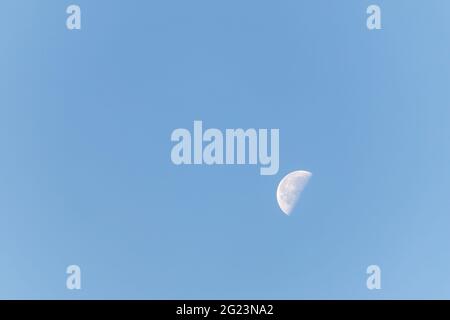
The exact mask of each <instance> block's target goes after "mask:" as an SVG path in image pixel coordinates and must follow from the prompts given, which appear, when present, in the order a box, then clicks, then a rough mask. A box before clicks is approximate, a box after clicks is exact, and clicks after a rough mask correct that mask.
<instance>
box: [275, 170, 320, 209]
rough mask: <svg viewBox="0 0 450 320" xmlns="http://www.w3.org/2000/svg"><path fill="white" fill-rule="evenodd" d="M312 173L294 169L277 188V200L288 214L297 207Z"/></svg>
mask: <svg viewBox="0 0 450 320" xmlns="http://www.w3.org/2000/svg"><path fill="white" fill-rule="evenodd" d="M311 176H312V173H311V172H309V171H303V170H298V171H293V172H291V173H289V174H287V175H286V176H285V177H284V178H283V179H281V182H280V184H279V185H278V188H277V201H278V205H279V206H280V209H281V211H283V212H284V213H285V214H287V215H288V216H289V215H290V214H291V212H292V210H293V209H294V208H295V206H296V204H297V202H298V199H300V195H301V193H302V191H303V189H305V187H306V185H307V184H308V181H309V179H310V178H311Z"/></svg>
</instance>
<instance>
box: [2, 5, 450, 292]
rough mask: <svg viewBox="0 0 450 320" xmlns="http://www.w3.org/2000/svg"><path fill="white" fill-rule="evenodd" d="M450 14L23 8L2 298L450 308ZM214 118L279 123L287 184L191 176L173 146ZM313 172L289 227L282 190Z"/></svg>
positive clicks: (431, 10)
mask: <svg viewBox="0 0 450 320" xmlns="http://www.w3.org/2000/svg"><path fill="white" fill-rule="evenodd" d="M72 3H76V4H78V5H80V6H81V8H82V19H83V20H82V30H80V31H68V30H67V29H66V26H65V21H66V17H67V15H66V13H65V10H66V7H67V6H68V5H70V4H72ZM373 3H376V4H378V5H380V6H381V9H382V26H383V30H379V31H369V30H367V28H366V17H367V15H366V8H367V6H368V5H370V4H373ZM449 12H450V2H449V1H445V0H427V1H425V0H420V1H419V0H414V1H410V0H409V1H406V0H402V1H400V0H398V1H381V0H377V1H361V0H351V1H350V0H345V1H343V0H342V1H325V0H320V1H319V0H314V1H313V0H308V1H298V0H282V1H261V0H245V1H242V0H239V1H238V0H229V1H210V0H190V1H181V0H172V1H137V0H134V1H124V0H121V1H119V0H109V1H106V0H96V1H87V0H76V1H61V0H42V1H37V0H36V1H33V0H26V1H25V0H4V1H2V3H1V10H0V39H1V41H0V298H25V299H27V298H42V299H49V298H57V299H78V298H86V299H93V298H120V299H179V298H180V299H197V298H203V299H214V298H253V299H262V298H264V299H304V298H323V299H332V298H333V299H345V298H358V299H379V298H447V299H449V298H450V272H449V271H450V250H449V244H450V232H449V229H450V194H449V193H450V125H449V121H450V90H449V83H450V60H449V57H450V26H449V23H450V15H449ZM194 120H202V121H203V124H204V126H205V127H208V128H209V127H213V128H220V129H223V130H224V129H226V128H279V129H280V171H279V173H278V174H277V175H275V176H261V175H259V168H258V167H255V166H212V167H209V166H179V167H177V166H174V165H173V164H172V162H171V160H170V150H171V148H172V146H173V143H171V141H170V134H171V132H172V130H174V129H176V128H192V125H193V121H194ZM299 169H303V170H309V171H311V172H312V173H313V177H312V179H311V180H310V183H309V185H308V186H307V188H306V189H305V191H304V193H303V196H302V199H301V202H300V203H299V206H298V207H297V208H296V210H295V211H294V212H293V213H292V215H291V216H290V217H287V216H285V215H284V214H283V213H282V212H281V210H280V209H279V207H278V205H277V203H276V197H275V191H276V187H277V184H278V182H279V181H280V180H281V179H282V177H283V176H284V175H285V174H287V173H288V172H290V171H293V170H299ZM71 264H77V265H79V266H80V267H81V269H82V290H81V291H69V290H67V289H66V287H65V283H66V273H65V270H66V267H67V266H68V265H71ZM371 264H377V265H379V266H380V267H381V270H382V289H381V290H378V291H369V290H367V288H366V278H367V275H366V268H367V266H369V265H371Z"/></svg>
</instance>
